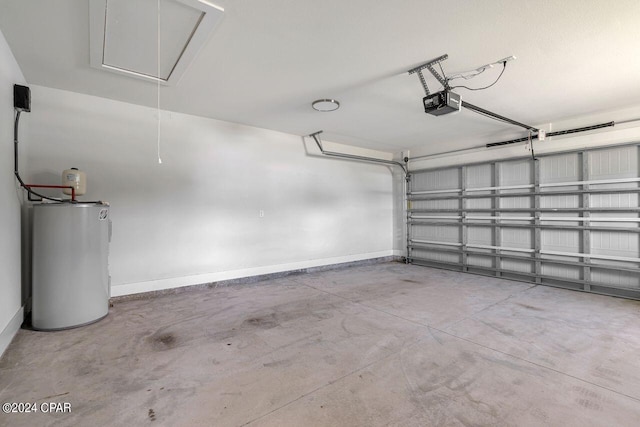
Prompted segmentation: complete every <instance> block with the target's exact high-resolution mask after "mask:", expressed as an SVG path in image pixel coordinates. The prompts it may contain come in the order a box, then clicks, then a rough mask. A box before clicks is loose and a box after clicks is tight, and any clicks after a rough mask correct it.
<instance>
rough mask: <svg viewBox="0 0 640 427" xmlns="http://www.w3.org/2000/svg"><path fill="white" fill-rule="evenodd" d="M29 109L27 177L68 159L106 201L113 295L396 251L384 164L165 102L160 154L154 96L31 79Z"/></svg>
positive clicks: (46, 177)
mask: <svg viewBox="0 0 640 427" xmlns="http://www.w3.org/2000/svg"><path fill="white" fill-rule="evenodd" d="M212 102H214V100H212ZM29 119H30V124H29V126H30V129H29V131H30V141H29V145H28V147H27V157H28V159H27V162H28V164H29V169H28V172H29V173H28V177H29V180H31V181H37V182H38V183H58V181H59V179H60V178H59V176H60V173H61V171H62V170H64V169H66V168H69V167H78V168H80V169H81V170H84V171H85V172H86V173H87V183H88V191H87V194H86V195H85V196H84V197H82V199H84V200H97V199H99V200H105V201H108V202H110V203H111V205H112V212H111V217H112V220H113V239H112V242H111V255H110V265H111V275H112V294H113V295H122V294H127V293H135V292H142V291H148V290H155V289H164V288H170V287H177V286H184V285H190V284H197V283H206V282H209V281H216V280H223V279H228V278H235V277H244V276H250V275H255V274H264V273H270V272H277V271H286V270H291V269H296V268H305V267H310V266H316V265H323V264H331V263H337V262H346V261H351V260H359V259H367V258H374V257H379V256H388V255H392V254H394V252H393V246H394V245H393V232H394V230H393V228H394V225H393V194H392V193H393V184H392V174H391V171H390V170H389V168H387V167H384V166H380V165H371V164H364V163H359V162H352V161H344V160H334V159H329V158H326V157H321V156H318V155H317V153H318V150H317V147H315V144H314V143H313V142H312V141H306V144H305V142H304V141H303V139H302V138H301V137H300V136H296V135H289V134H284V133H279V132H274V131H269V130H263V129H258V128H252V127H248V126H243V125H238V124H233V123H227V122H221V121H217V120H212V119H206V118H202V117H195V116H189V115H185V114H178V113H170V112H166V111H164V112H162V114H161V144H160V145H161V157H162V161H163V162H162V164H158V161H157V113H156V111H155V110H154V109H150V108H147V107H141V106H137V105H132V104H127V103H123V102H118V101H112V100H107V99H103V98H97V97H92V96H88V95H81V94H77V93H72V92H68V91H61V90H57V89H50V88H45V87H39V86H32V113H31V115H30V117H29ZM351 151H353V150H351ZM368 154H370V153H368ZM260 210H263V211H264V217H263V218H260V217H259V211H260Z"/></svg>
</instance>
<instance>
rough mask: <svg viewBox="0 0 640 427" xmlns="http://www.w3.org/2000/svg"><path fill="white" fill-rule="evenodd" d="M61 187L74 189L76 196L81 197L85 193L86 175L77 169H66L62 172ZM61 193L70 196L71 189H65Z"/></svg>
mask: <svg viewBox="0 0 640 427" xmlns="http://www.w3.org/2000/svg"><path fill="white" fill-rule="evenodd" d="M62 185H64V186H65V187H73V188H75V189H76V196H82V195H83V194H84V193H86V192H87V175H85V173H84V172H82V171H81V170H78V168H71V169H67V170H65V171H64V172H62ZM62 192H63V193H64V194H66V195H68V196H70V195H71V189H70V188H65V189H63V190H62Z"/></svg>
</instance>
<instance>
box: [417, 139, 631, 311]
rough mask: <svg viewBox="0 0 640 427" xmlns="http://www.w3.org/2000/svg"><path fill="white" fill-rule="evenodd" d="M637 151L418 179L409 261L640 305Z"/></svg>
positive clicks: (440, 172)
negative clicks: (631, 300) (618, 298)
mask: <svg viewBox="0 0 640 427" xmlns="http://www.w3.org/2000/svg"><path fill="white" fill-rule="evenodd" d="M638 155H639V148H638V145H635V144H634V145H626V146H619V147H615V148H603V149H594V150H588V151H581V152H570V153H562V154H553V155H547V156H538V158H537V159H536V160H535V161H534V160H533V159H532V158H531V157H529V158H522V159H514V160H505V161H499V162H491V163H482V164H473V165H465V166H457V167H448V168H444V169H432V170H420V171H412V172H411V174H410V183H409V190H408V200H409V202H408V205H409V206H408V207H409V209H408V223H409V226H408V261H409V262H411V263H414V264H421V265H428V266H433V267H441V268H449V269H456V270H460V271H467V272H470V273H477V274H485V275H494V276H497V277H504V278H510V279H516V280H524V281H529V282H532V283H539V284H547V285H553V286H561V287H567V288H572V289H581V290H585V291H590V292H596V293H603V294H610V295H619V296H625V297H629V298H636V299H640V269H639V266H640V245H639V243H640V228H639V222H640V218H639V215H638V214H639V211H640V209H639V208H638V192H639V191H640V190H639V187H638V182H639V181H640V179H639V178H638V177H639V176H640V175H639V173H638V172H639V169H638Z"/></svg>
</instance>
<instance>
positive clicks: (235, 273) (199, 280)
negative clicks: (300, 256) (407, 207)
mask: <svg viewBox="0 0 640 427" xmlns="http://www.w3.org/2000/svg"><path fill="white" fill-rule="evenodd" d="M401 254H402V251H395V250H389V251H380V252H370V253H365V254H357V255H347V256H341V257H332V258H322V259H315V260H309V261H302V262H293V263H288V264H278V265H269V266H264V267H254V268H246V269H242V270H231V271H221V272H218V273H209V274H197V275H193V276H183V277H174V278H170V279H159V280H149V281H146V282H136V283H127V284H124V285H115V286H112V287H111V296H112V297H121V296H125V295H133V294H140V293H148V292H157V291H164V290H168V289H177V288H183V287H187V286H195V285H208V284H212V283H219V282H228V281H232V280H236V279H245V280H246V281H247V282H249V281H251V279H253V280H255V279H256V278H260V279H266V278H268V276H269V275H274V274H279V273H284V274H292V273H298V272H304V271H306V270H309V269H313V268H321V267H325V266H333V265H341V264H345V263H352V262H358V261H366V260H380V259H382V260H386V261H393V260H394V259H395V258H399V257H400V256H401ZM386 258H388V259H386Z"/></svg>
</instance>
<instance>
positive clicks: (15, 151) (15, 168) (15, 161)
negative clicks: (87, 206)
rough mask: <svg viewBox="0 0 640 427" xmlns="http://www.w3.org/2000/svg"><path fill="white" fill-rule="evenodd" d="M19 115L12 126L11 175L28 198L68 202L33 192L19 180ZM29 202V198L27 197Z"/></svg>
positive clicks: (18, 113) (17, 112)
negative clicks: (34, 197)
mask: <svg viewBox="0 0 640 427" xmlns="http://www.w3.org/2000/svg"><path fill="white" fill-rule="evenodd" d="M20 113H21V111H20V110H17V111H16V121H15V123H14V126H13V174H14V175H15V176H16V179H17V180H18V182H19V183H20V186H21V187H22V188H24V189H25V190H27V193H28V194H29V196H36V197H40V199H47V200H51V201H53V202H60V203H66V202H69V200H64V199H55V198H53V197H47V196H44V195H42V194H40V193H38V192H35V191H33V190H32V189H31V188H29V187H27V184H25V183H24V181H23V180H22V178H20V172H18V125H19V123H20ZM29 200H31V197H29Z"/></svg>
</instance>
